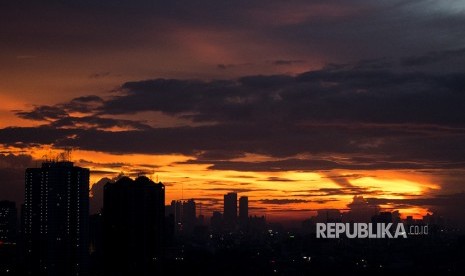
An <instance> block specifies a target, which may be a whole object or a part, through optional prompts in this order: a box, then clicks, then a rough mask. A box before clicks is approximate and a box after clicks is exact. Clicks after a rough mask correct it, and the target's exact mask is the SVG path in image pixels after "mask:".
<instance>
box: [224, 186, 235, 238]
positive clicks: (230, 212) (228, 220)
mask: <svg viewBox="0 0 465 276" xmlns="http://www.w3.org/2000/svg"><path fill="white" fill-rule="evenodd" d="M223 218H224V224H225V227H226V228H227V230H233V229H234V228H235V226H236V222H237V193H228V194H226V195H224V213H223Z"/></svg>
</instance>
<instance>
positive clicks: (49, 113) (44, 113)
mask: <svg viewBox="0 0 465 276" xmlns="http://www.w3.org/2000/svg"><path fill="white" fill-rule="evenodd" d="M16 115H18V117H20V118H23V119H29V120H36V121H44V120H49V119H60V118H63V117H66V116H67V115H68V114H67V112H66V111H65V110H63V109H62V108H60V107H59V106H47V105H43V106H38V107H35V108H34V109H33V110H31V111H17V112H16Z"/></svg>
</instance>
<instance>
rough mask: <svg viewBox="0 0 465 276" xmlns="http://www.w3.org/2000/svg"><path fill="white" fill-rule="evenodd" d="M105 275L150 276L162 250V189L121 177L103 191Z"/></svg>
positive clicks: (156, 265)
mask: <svg viewBox="0 0 465 276" xmlns="http://www.w3.org/2000/svg"><path fill="white" fill-rule="evenodd" d="M103 219H104V231H103V232H104V259H105V261H104V262H105V275H112V276H117V275H152V274H153V273H154V271H157V270H159V266H160V257H161V256H162V249H163V230H164V228H163V227H164V219H165V186H164V185H163V184H162V183H155V182H153V181H151V180H150V179H148V178H147V177H144V176H142V177H138V178H137V179H136V180H132V179H130V178H129V177H123V178H121V179H119V180H118V181H116V182H115V183H107V184H106V185H105V187H104V200H103Z"/></svg>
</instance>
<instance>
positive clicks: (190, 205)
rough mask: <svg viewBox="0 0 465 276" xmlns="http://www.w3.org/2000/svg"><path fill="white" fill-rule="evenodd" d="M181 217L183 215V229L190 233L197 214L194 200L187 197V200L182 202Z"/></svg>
mask: <svg viewBox="0 0 465 276" xmlns="http://www.w3.org/2000/svg"><path fill="white" fill-rule="evenodd" d="M182 214H183V215H182V217H183V222H182V223H183V226H184V231H185V232H186V233H189V234H190V233H192V231H193V230H194V227H195V225H196V223H197V215H196V209H195V201H194V200H193V199H189V200H188V201H184V202H183V204H182Z"/></svg>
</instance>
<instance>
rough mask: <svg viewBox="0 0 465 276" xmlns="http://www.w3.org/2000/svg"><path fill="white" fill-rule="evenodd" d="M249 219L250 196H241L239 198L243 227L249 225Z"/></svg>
mask: <svg viewBox="0 0 465 276" xmlns="http://www.w3.org/2000/svg"><path fill="white" fill-rule="evenodd" d="M248 219H249V198H248V197H246V196H241V197H240V198H239V224H240V226H241V227H242V228H244V227H246V226H247V221H248Z"/></svg>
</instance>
